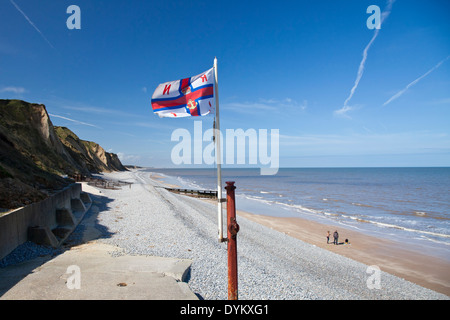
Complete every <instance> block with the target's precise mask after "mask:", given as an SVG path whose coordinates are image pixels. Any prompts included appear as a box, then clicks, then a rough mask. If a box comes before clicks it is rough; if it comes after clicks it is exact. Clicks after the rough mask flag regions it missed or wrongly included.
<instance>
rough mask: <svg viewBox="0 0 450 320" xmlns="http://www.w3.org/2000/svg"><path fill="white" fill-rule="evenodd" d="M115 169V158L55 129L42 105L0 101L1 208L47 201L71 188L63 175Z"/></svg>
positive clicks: (117, 163) (65, 129) (101, 149)
mask: <svg viewBox="0 0 450 320" xmlns="http://www.w3.org/2000/svg"><path fill="white" fill-rule="evenodd" d="M61 132H63V133H64V134H58V133H61ZM117 170H126V169H125V168H124V167H123V166H122V164H121V163H120V160H119V159H118V158H117V156H116V155H114V154H110V153H107V152H105V150H104V149H103V148H102V147H101V146H99V145H98V144H96V143H94V142H88V141H83V140H80V139H79V138H78V137H77V136H76V135H75V134H74V133H73V132H72V131H70V130H69V129H67V128H59V127H56V128H55V127H53V124H52V122H51V120H50V117H49V115H48V113H47V110H46V108H45V106H44V105H42V104H33V103H28V102H25V101H21V100H0V209H1V208H6V209H12V208H17V207H20V206H23V205H26V204H29V203H32V202H36V201H39V200H42V199H44V198H46V197H47V196H48V194H49V193H50V192H51V191H52V190H58V189H61V188H63V187H64V186H66V185H67V184H69V183H71V181H70V180H68V179H65V178H62V176H65V175H68V176H71V175H74V174H83V175H87V176H89V175H90V173H91V172H95V173H98V172H102V171H117Z"/></svg>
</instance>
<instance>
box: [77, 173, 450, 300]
mask: <svg viewBox="0 0 450 320" xmlns="http://www.w3.org/2000/svg"><path fill="white" fill-rule="evenodd" d="M104 176H105V177H106V178H110V179H115V180H122V181H127V182H132V183H133V184H132V185H131V187H129V186H126V187H122V188H121V189H120V190H108V189H106V190H105V189H94V188H93V187H90V186H87V185H84V187H85V190H86V191H88V192H89V191H91V192H92V193H91V198H92V200H93V205H92V208H91V210H90V211H89V212H88V213H87V214H86V216H85V218H84V220H83V221H82V223H81V224H80V225H79V226H78V228H77V229H76V230H75V232H74V233H73V234H72V236H71V237H70V238H69V240H68V241H69V242H72V243H76V242H77V241H81V239H82V238H83V237H84V240H86V237H87V238H89V237H90V238H91V240H96V241H99V242H103V243H106V244H109V245H114V246H117V247H119V248H121V249H122V250H121V251H118V252H123V253H125V254H129V255H150V256H161V257H170V258H181V259H190V260H192V261H193V263H192V265H191V270H190V275H189V277H188V285H189V287H190V288H191V290H192V291H193V292H194V293H195V294H197V296H198V297H199V298H201V299H206V300H225V299H227V246H226V244H225V243H219V242H218V240H217V212H216V206H215V205H214V204H213V203H208V202H205V201H202V200H199V199H195V198H190V197H187V196H183V195H177V194H173V193H170V192H169V191H167V190H166V189H164V188H163V185H162V184H161V183H160V182H158V181H157V180H154V179H151V178H150V174H149V172H145V171H142V170H132V171H128V172H120V173H112V174H104ZM237 206H238V204H237ZM238 223H239V225H240V232H239V234H238V240H237V243H238V274H239V299H249V300H259V299H262V300H265V299H273V300H285V299H289V300H298V299H308V300H321V299H325V300H354V299H363V300H373V299H382V300H384V299H433V300H435V299H448V298H449V297H448V296H446V295H444V294H441V293H438V292H436V291H433V290H430V289H427V288H424V287H422V286H419V285H417V284H415V283H412V282H409V281H407V280H404V279H402V278H399V277H397V276H394V275H391V274H389V273H386V272H383V271H381V274H380V277H379V280H380V281H379V284H380V286H379V287H380V288H379V289H377V288H374V286H373V285H370V284H371V281H372V278H371V276H372V275H373V270H372V269H370V268H368V267H369V266H368V265H366V264H363V263H360V262H357V261H355V260H352V259H349V258H347V257H345V256H343V255H340V254H336V253H334V252H330V251H329V250H325V249H323V248H320V247H318V246H315V245H312V244H309V243H306V242H303V241H301V240H299V239H296V238H294V237H292V236H290V235H287V234H286V233H283V232H279V231H276V230H274V229H271V228H269V227H266V226H263V225H261V224H259V223H256V222H253V221H251V220H249V219H246V218H244V217H242V216H239V215H238ZM92 227H94V229H93V228H92ZM89 228H90V229H91V231H90V235H88V236H87V235H86V232H87V230H88V229H89ZM92 230H94V232H92ZM115 254H117V253H115ZM119 254H120V253H119ZM370 287H371V288H370Z"/></svg>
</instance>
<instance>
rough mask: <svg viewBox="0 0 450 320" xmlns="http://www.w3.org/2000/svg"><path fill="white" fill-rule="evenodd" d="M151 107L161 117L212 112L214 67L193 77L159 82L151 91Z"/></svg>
mask: <svg viewBox="0 0 450 320" xmlns="http://www.w3.org/2000/svg"><path fill="white" fill-rule="evenodd" d="M152 108H153V112H154V113H156V114H157V115H159V116H160V117H161V118H163V117H171V118H175V117H195V116H205V115H207V114H209V113H214V112H213V111H214V108H215V103H214V68H211V69H209V70H208V71H205V72H203V73H201V74H199V75H197V76H195V77H191V78H186V79H182V80H176V81H169V82H166V83H162V84H160V85H159V86H158V87H157V88H156V90H155V92H154V93H153V96H152Z"/></svg>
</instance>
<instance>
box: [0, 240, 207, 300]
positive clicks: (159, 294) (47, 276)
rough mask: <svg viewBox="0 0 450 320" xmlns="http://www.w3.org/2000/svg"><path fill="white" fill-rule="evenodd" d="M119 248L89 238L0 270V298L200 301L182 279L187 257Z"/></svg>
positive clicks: (184, 278) (184, 274)
mask: <svg viewBox="0 0 450 320" xmlns="http://www.w3.org/2000/svg"><path fill="white" fill-rule="evenodd" d="M118 251H120V249H118V248H117V247H115V246H111V245H106V244H102V243H99V242H91V243H87V244H84V245H81V246H77V247H73V248H72V249H71V250H68V251H66V252H64V253H63V254H61V255H59V256H57V257H55V258H53V259H52V260H49V261H47V262H45V263H44V264H42V265H39V266H37V267H35V266H34V265H32V266H31V267H27V264H30V265H31V264H33V263H35V262H33V261H29V262H25V263H22V264H21V265H17V266H11V267H6V268H3V269H0V300H16V299H17V300H38V299H39V300H40V299H45V300H60V299H64V300H122V299H123V300H198V298H197V296H196V295H195V294H194V293H193V292H192V291H191V290H190V288H189V286H188V284H187V283H186V282H184V281H186V276H187V275H188V273H189V269H190V265H191V263H192V261H191V260H186V259H176V258H162V257H148V256H129V255H120V252H118ZM112 253H114V254H115V255H118V254H119V256H117V257H113V256H112ZM31 269H33V270H32V271H31V272H30V270H31ZM17 279H20V281H17ZM8 281H9V282H12V283H8ZM2 293H3V295H2Z"/></svg>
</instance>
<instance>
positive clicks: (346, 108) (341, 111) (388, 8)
mask: <svg viewBox="0 0 450 320" xmlns="http://www.w3.org/2000/svg"><path fill="white" fill-rule="evenodd" d="M394 1H395V0H388V4H387V6H386V9H385V10H384V12H383V13H382V14H381V25H383V22H384V20H385V19H386V18H387V17H388V16H389V14H390V13H391V10H392V4H393V3H394ZM379 32H380V29H375V33H374V35H373V37H372V39H371V40H370V42H369V44H368V45H367V46H366V47H365V48H364V51H363V58H362V60H361V63H360V64H359V68H358V74H357V75H356V80H355V84H354V85H353V88H352V89H351V90H350V95H349V96H348V98H347V99H346V100H345V102H344V106H343V107H342V108H341V109H339V110H336V111H335V112H334V113H335V114H340V115H344V114H345V112H347V111H350V110H351V109H352V108H351V107H350V106H349V105H348V102H349V101H350V99H351V98H352V97H353V94H354V93H355V91H356V88H358V85H359V81H360V80H361V78H362V76H363V73H364V66H365V64H366V60H367V53H368V52H369V49H370V47H371V46H372V44H373V42H374V41H375V39H376V38H377V37H378V33H379Z"/></svg>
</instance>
